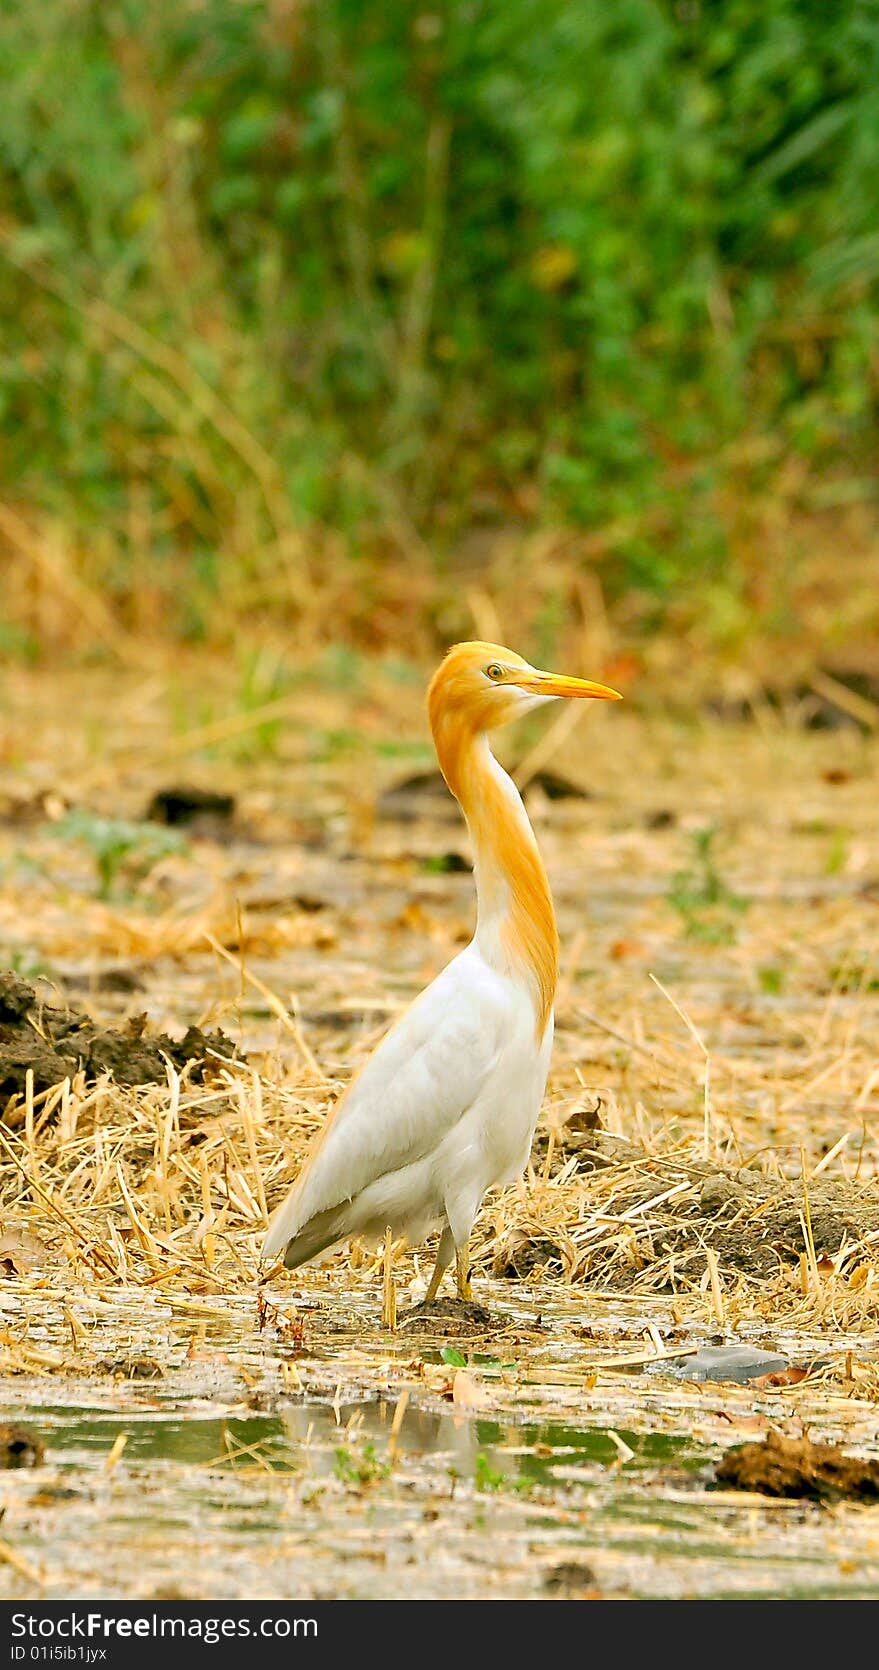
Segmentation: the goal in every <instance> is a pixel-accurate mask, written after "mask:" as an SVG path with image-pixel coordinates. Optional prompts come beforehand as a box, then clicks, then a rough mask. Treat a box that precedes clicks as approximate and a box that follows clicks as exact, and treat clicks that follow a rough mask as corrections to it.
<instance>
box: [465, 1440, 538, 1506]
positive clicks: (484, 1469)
mask: <svg viewBox="0 0 879 1670" xmlns="http://www.w3.org/2000/svg"><path fill="white" fill-rule="evenodd" d="M538 1482H539V1481H538V1480H537V1479H534V1478H529V1476H528V1475H527V1473H504V1472H502V1471H501V1469H500V1468H499V1467H492V1465H491V1462H490V1460H489V1458H488V1456H487V1455H486V1453H485V1451H484V1450H480V1451H479V1452H478V1454H477V1456H476V1461H475V1463H474V1468H473V1484H474V1487H475V1489H476V1490H479V1491H484V1492H493V1491H501V1490H506V1491H509V1492H510V1493H511V1494H513V1495H516V1496H527V1495H528V1493H529V1491H531V1490H533V1489H534V1487H535V1485H536V1484H537V1483H538Z"/></svg>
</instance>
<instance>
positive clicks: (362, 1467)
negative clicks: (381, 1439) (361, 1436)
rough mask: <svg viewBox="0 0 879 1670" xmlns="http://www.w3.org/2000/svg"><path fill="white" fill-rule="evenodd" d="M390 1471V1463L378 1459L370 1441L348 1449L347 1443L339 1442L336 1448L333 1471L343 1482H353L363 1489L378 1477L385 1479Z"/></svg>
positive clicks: (377, 1480) (377, 1479)
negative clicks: (360, 1446) (358, 1447)
mask: <svg viewBox="0 0 879 1670" xmlns="http://www.w3.org/2000/svg"><path fill="white" fill-rule="evenodd" d="M390 1471H391V1468H390V1463H389V1462H387V1461H381V1460H380V1459H379V1456H378V1454H377V1452H376V1448H375V1445H374V1444H372V1443H369V1442H367V1443H365V1444H364V1445H363V1447H362V1448H361V1449H360V1450H350V1449H348V1447H347V1445H345V1444H340V1445H339V1447H338V1449H337V1450H336V1454H335V1460H334V1462H333V1472H334V1473H335V1475H336V1478H337V1479H341V1481H342V1483H343V1484H353V1485H356V1486H357V1488H358V1489H359V1490H365V1489H366V1488H367V1487H368V1486H369V1485H371V1484H377V1483H378V1482H379V1480H380V1479H386V1478H387V1476H388V1474H389V1473H390Z"/></svg>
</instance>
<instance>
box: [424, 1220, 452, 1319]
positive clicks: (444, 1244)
mask: <svg viewBox="0 0 879 1670" xmlns="http://www.w3.org/2000/svg"><path fill="white" fill-rule="evenodd" d="M454 1245H455V1243H454V1241H453V1240H452V1232H451V1230H450V1228H449V1226H448V1224H446V1227H445V1229H444V1230H443V1232H442V1235H441V1236H440V1242H439V1246H438V1247H437V1249H436V1263H435V1264H434V1267H433V1275H432V1276H431V1278H430V1285H429V1287H428V1289H427V1292H426V1293H425V1295H424V1298H423V1299H422V1301H421V1302H422V1304H424V1305H431V1304H433V1301H434V1299H435V1298H436V1296H437V1293H438V1292H439V1285H440V1282H441V1281H442V1279H443V1276H444V1275H445V1273H446V1271H447V1269H448V1267H449V1265H450V1264H451V1262H452V1251H453V1248H454Z"/></svg>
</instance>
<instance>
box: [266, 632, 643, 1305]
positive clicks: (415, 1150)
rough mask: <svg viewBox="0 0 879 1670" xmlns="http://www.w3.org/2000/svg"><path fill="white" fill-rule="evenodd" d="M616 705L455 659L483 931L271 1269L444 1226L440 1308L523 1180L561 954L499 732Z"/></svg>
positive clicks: (440, 688)
mask: <svg viewBox="0 0 879 1670" xmlns="http://www.w3.org/2000/svg"><path fill="white" fill-rule="evenodd" d="M486 663H487V665H486ZM615 694H616V693H615V692H613V691H610V690H608V689H607V688H606V687H605V686H603V685H595V684H587V683H585V682H584V681H582V680H578V679H565V678H562V677H561V676H559V675H555V674H548V673H540V672H538V671H537V670H536V669H534V668H533V667H530V666H529V664H528V663H527V662H525V661H523V660H522V658H521V657H520V656H516V655H514V654H513V653H512V652H511V651H509V650H503V649H500V648H498V646H496V645H491V644H466V645H458V646H457V647H456V649H455V650H452V651H451V652H450V653H449V655H448V657H447V658H446V661H445V662H444V663H443V665H442V667H441V668H440V670H439V672H438V673H437V675H436V677H435V679H434V681H433V684H432V686H431V692H430V710H431V724H432V728H433V734H434V740H435V743H436V747H437V753H438V756H439V760H440V765H441V766H442V769H443V772H444V775H445V777H446V780H447V782H448V784H449V787H450V788H451V790H452V792H453V794H455V796H456V797H457V799H458V800H459V802H460V804H461V806H462V809H463V811H464V814H465V816H466V818H467V822H468V825H469V828H470V833H471V836H472V839H473V845H474V854H475V875H476V889H477V901H478V917H477V925H476V932H475V934H474V937H473V940H472V942H471V943H470V944H469V945H468V946H467V948H466V950H464V951H462V952H461V953H460V955H459V956H457V957H455V958H454V959H453V961H452V962H450V963H449V964H448V966H447V967H446V968H444V969H443V971H442V973H441V974H440V975H438V977H437V978H436V979H435V980H434V981H433V982H432V984H431V985H430V986H428V987H427V989H426V991H424V992H422V993H421V995H420V997H418V998H416V1000H415V1002H414V1003H413V1004H412V1006H411V1008H410V1009H408V1010H407V1012H406V1013H405V1014H404V1015H403V1017H402V1018H401V1020H400V1021H398V1023H397V1024H396V1026H394V1027H393V1028H392V1030H391V1031H390V1032H389V1033H388V1035H387V1037H386V1038H384V1039H383V1041H382V1043H381V1044H380V1045H379V1046H378V1048H377V1049H376V1051H375V1053H374V1054H373V1055H372V1056H371V1057H370V1059H369V1061H368V1062H367V1063H366V1065H365V1067H364V1068H363V1069H362V1071H361V1072H360V1073H359V1074H358V1075H357V1077H356V1078H355V1079H354V1080H353V1081H352V1083H351V1085H349V1087H348V1089H347V1091H346V1092H345V1094H344V1096H343V1097H342V1098H341V1100H340V1101H339V1103H338V1104H337V1105H336V1107H335V1109H334V1110H333V1113H332V1114H331V1116H330V1118H329V1120H328V1121H327V1124H326V1125H325V1127H324V1130H323V1131H322V1133H321V1135H320V1138H319V1139H318V1142H317V1144H316V1145H315V1148H314V1150H313V1152H312V1154H311V1156H310V1158H309V1159H308V1160H307V1162H306V1165H305V1166H304V1168H303V1170H302V1172H301V1173H300V1176H299V1178H298V1179H297V1181H296V1183H295V1184H294V1186H293V1188H292V1190H291V1191H290V1194H289V1195H288V1197H287V1199H286V1201H285V1202H284V1203H283V1205H282V1206H281V1208H280V1210H279V1211H278V1212H277V1214H276V1215H275V1217H274V1218H273V1220H272V1222H271V1224H270V1226H269V1229H268V1232H267V1234H266V1238H265V1242H264V1245H263V1257H264V1258H274V1257H276V1256H277V1255H278V1254H280V1253H281V1252H284V1253H285V1259H286V1262H287V1263H288V1264H289V1265H290V1266H296V1265H298V1264H301V1263H304V1262H305V1261H306V1260H307V1259H309V1258H313V1257H315V1256H316V1255H317V1254H318V1253H319V1252H322V1251H323V1250H324V1249H325V1248H326V1247H329V1246H332V1245H334V1244H335V1243H336V1242H338V1241H340V1240H343V1239H345V1238H347V1237H349V1236H353V1235H362V1236H366V1237H377V1236H380V1235H382V1234H383V1233H384V1231H385V1229H386V1228H388V1227H389V1228H390V1229H391V1230H392V1231H393V1232H394V1233H395V1234H399V1235H405V1236H406V1237H407V1239H408V1240H409V1241H410V1242H418V1241H421V1240H423V1239H424V1237H425V1236H426V1235H428V1234H429V1233H430V1232H431V1231H432V1230H434V1229H437V1228H442V1229H443V1234H442V1237H441V1240H440V1246H439V1251H438V1254H437V1265H436V1269H435V1271H434V1277H433V1280H432V1282H431V1288H430V1292H431V1295H432V1294H433V1293H434V1292H435V1291H436V1287H437V1285H438V1283H439V1279H440V1278H441V1276H442V1272H443V1270H444V1269H445V1268H446V1266H447V1265H448V1263H449V1262H450V1261H451V1257H452V1253H453V1251H454V1250H455V1249H456V1248H457V1249H459V1250H461V1249H466V1245H467V1241H468V1239H469V1236H470V1231H471V1229H472V1227H473V1223H474V1220H475V1218H476V1214H477V1212H478V1211H479V1206H480V1203H481V1201H482V1197H483V1195H484V1194H485V1192H486V1190H487V1189H489V1188H491V1187H492V1186H493V1185H495V1184H498V1183H506V1182H509V1181H511V1180H512V1179H513V1178H514V1177H516V1176H517V1175H518V1174H519V1173H520V1172H521V1171H522V1170H523V1169H524V1167H525V1165H526V1164H527V1160H528V1154H529V1151H530V1148H531V1140H532V1137H533V1134H534V1127H535V1124H536V1122H537V1116H538V1113H539V1111H540V1105H541V1102H542V1100H543V1094H544V1090H545V1087H546V1079H547V1073H548V1069H549V1059H550V1052H551V1049H552V1033H553V1015H552V999H553V995H554V992H555V985H556V978H557V951H558V943H557V936H556V926H555V917H554V914H553V909H552V899H551V896H550V892H549V885H548V882H547V879H546V873H545V871H544V869H543V864H542V862H541V859H540V854H539V851H538V848H537V843H536V841H535V839H534V834H533V831H532V829H531V825H530V823H529V822H528V817H527V814H526V812H525V808H524V806H523V804H522V800H521V797H520V795H519V793H518V790H517V789H516V787H515V785H514V784H513V782H512V781H511V779H510V778H509V777H508V776H507V774H506V772H505V771H504V770H503V769H502V768H501V766H500V765H499V764H498V762H497V761H496V760H495V758H494V756H493V754H492V753H491V750H490V748H489V746H488V740H487V735H486V734H485V733H486V732H487V731H488V730H489V729H490V728H492V727H493V726H494V725H496V724H498V723H503V722H504V721H505V720H506V719H509V718H512V717H514V715H515V714H516V713H517V712H520V711H522V710H523V709H524V708H527V707H530V706H533V705H535V704H536V703H538V702H541V701H545V700H548V699H550V698H551V697H553V696H555V695H592V696H603V697H605V698H611V699H612V698H613V697H614V696H615Z"/></svg>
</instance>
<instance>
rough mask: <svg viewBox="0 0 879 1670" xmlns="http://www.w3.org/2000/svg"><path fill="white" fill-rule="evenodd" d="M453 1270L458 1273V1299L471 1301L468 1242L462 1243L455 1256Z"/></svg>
mask: <svg viewBox="0 0 879 1670" xmlns="http://www.w3.org/2000/svg"><path fill="white" fill-rule="evenodd" d="M455 1269H456V1270H457V1273H458V1298H459V1299H472V1298H473V1289H472V1287H471V1286H470V1241H469V1238H468V1239H467V1240H466V1241H465V1242H464V1245H463V1247H459V1248H458V1251H457V1253H456V1254H455Z"/></svg>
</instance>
